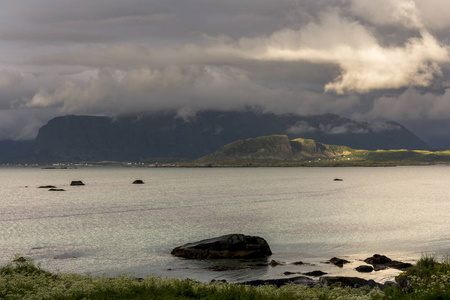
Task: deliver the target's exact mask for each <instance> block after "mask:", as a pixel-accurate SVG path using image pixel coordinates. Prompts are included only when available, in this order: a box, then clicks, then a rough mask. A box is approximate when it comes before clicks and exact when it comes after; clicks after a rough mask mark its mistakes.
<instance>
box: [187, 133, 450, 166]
mask: <svg viewBox="0 0 450 300" xmlns="http://www.w3.org/2000/svg"><path fill="white" fill-rule="evenodd" d="M448 162H450V151H424V150H405V149H401V150H376V151H371V150H359V149H352V148H350V147H347V146H338V145H327V144H323V143H320V142H317V141H314V140H312V139H303V138H297V139H293V140H289V138H288V136H286V135H271V136H263V137H258V138H250V139H246V140H239V141H236V142H234V143H231V144H228V145H226V146H224V147H222V148H221V149H219V150H218V151H216V152H214V153H212V154H209V155H206V156H204V157H201V158H199V159H197V160H195V163H196V164H203V165H204V164H211V165H230V164H240V165H245V164H274V163H275V164H276V163H316V164H317V163H320V164H342V163H346V164H348V163H350V164H355V163H356V164H357V163H390V164H395V163H400V164H414V163H448Z"/></svg>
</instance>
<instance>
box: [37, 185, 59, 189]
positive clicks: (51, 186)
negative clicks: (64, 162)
mask: <svg viewBox="0 0 450 300" xmlns="http://www.w3.org/2000/svg"><path fill="white" fill-rule="evenodd" d="M54 188H56V186H54V185H41V186H39V187H38V189H54Z"/></svg>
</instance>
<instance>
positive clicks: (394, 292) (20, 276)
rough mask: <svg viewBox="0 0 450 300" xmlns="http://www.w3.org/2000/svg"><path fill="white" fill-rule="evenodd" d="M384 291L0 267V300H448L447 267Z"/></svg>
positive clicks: (419, 267) (427, 269)
mask: <svg viewBox="0 0 450 300" xmlns="http://www.w3.org/2000/svg"><path fill="white" fill-rule="evenodd" d="M399 282H400V284H399V285H398V286H394V287H391V288H388V289H385V290H384V291H380V290H378V289H369V288H357V289H356V288H348V287H346V288H343V287H338V286H332V287H328V286H316V287H314V288H308V287H305V286H300V285H293V284H290V285H286V286H282V287H280V288H277V287H275V286H271V285H264V286H259V287H252V286H248V285H240V284H229V283H223V282H214V283H202V282H198V281H194V280H192V279H184V280H181V279H175V278H160V277H154V276H153V277H146V278H143V279H138V278H135V277H133V276H128V275H119V276H115V277H101V276H91V275H89V274H86V275H80V274H71V273H58V274H52V273H50V272H48V271H45V270H43V269H41V267H40V266H39V265H36V264H35V263H34V262H33V260H32V259H31V258H26V257H22V256H16V257H15V258H14V259H13V260H12V262H11V263H9V264H7V265H6V266H3V267H1V268H0V299H222V300H224V299H241V300H247V299H248V300H257V299H283V300H290V299H320V300H327V299H361V300H362V299H450V264H449V260H448V258H447V259H444V260H443V261H442V262H439V263H438V262H437V260H436V259H435V257H432V256H424V257H422V258H421V259H420V260H419V261H418V262H417V264H416V266H414V267H411V268H409V269H408V270H407V271H406V272H404V273H402V274H401V275H400V276H399Z"/></svg>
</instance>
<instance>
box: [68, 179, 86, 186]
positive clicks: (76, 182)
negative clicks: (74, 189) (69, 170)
mask: <svg viewBox="0 0 450 300" xmlns="http://www.w3.org/2000/svg"><path fill="white" fill-rule="evenodd" d="M70 185H84V183H83V181H81V180H73V181H72V182H71V183H70Z"/></svg>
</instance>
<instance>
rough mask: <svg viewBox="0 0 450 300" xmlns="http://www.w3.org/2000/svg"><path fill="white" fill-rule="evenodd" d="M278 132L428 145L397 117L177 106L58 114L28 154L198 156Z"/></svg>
mask: <svg viewBox="0 0 450 300" xmlns="http://www.w3.org/2000/svg"><path fill="white" fill-rule="evenodd" d="M275 134H281V135H287V136H288V137H289V139H295V138H299V137H303V138H308V139H314V140H316V141H318V142H321V143H327V144H338V145H345V146H349V147H352V148H361V149H400V148H405V149H429V148H430V147H429V146H428V145H427V144H426V143H424V142H423V141H422V140H420V139H419V138H418V137H417V136H415V135H414V134H413V133H412V132H410V131H409V130H407V129H406V128H405V127H403V126H401V125H400V124H398V123H395V122H388V123H383V124H381V125H380V124H378V125H374V124H369V123H364V122H356V121H353V120H350V119H346V118H342V117H339V116H337V115H333V114H325V115H317V116H300V115H294V114H284V115H276V114H273V113H261V112H255V111H202V112H198V113H197V114H196V115H195V116H192V117H189V118H181V117H179V116H178V115H177V114H176V112H158V113H140V114H130V115H123V116H118V117H99V116H75V115H68V116H62V117H57V118H54V119H52V120H50V121H49V122H48V123H47V124H46V125H44V126H43V127H41V128H40V130H39V133H38V135H37V137H36V140H35V141H34V144H33V146H32V149H31V153H32V154H31V156H30V159H32V160H33V161H37V162H61V161H65V162H68V161H105V160H110V161H140V160H144V159H150V158H168V157H176V158H193V159H194V158H199V157H202V156H204V155H207V154H210V153H213V152H215V151H216V150H218V149H219V148H221V147H223V146H224V145H226V144H229V143H231V142H234V141H237V140H242V139H247V138H256V137H260V136H268V135H275Z"/></svg>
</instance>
